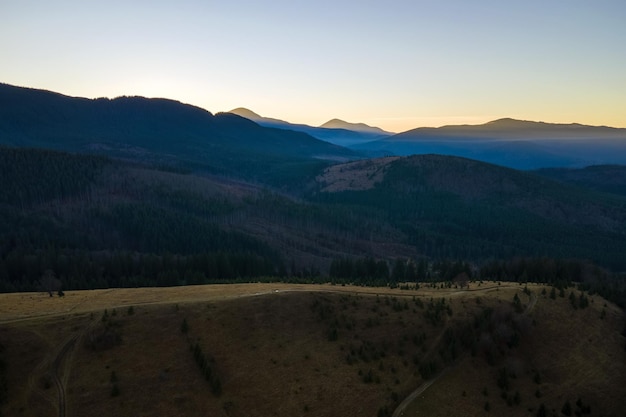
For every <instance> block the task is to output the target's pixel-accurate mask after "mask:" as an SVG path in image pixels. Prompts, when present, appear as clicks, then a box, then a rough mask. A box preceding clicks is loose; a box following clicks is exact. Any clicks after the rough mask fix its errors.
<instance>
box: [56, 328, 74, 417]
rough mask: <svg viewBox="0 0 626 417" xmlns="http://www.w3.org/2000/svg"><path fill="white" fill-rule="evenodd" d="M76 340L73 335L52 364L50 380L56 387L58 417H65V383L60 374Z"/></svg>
mask: <svg viewBox="0 0 626 417" xmlns="http://www.w3.org/2000/svg"><path fill="white" fill-rule="evenodd" d="M77 339H78V336H77V335H75V336H73V337H71V338H70V339H69V340H67V341H66V342H65V344H64V345H63V346H62V347H61V350H60V351H59V352H58V353H57V355H56V357H55V358H54V361H53V362H52V379H53V380H54V385H55V386H56V387H57V397H58V402H59V417H65V410H66V396H65V381H64V380H63V378H62V372H63V371H64V370H66V369H62V365H63V362H64V359H65V358H66V357H67V356H68V353H69V352H70V351H71V350H72V349H73V348H74V345H75V344H76V340H77Z"/></svg>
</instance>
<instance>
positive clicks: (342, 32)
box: [0, 0, 626, 132]
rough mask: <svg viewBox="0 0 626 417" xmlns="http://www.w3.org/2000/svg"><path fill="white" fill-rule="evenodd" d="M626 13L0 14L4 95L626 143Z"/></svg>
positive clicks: (355, 8) (475, 9) (80, 0)
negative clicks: (500, 125) (523, 128)
mask: <svg viewBox="0 0 626 417" xmlns="http://www.w3.org/2000/svg"><path fill="white" fill-rule="evenodd" d="M625 45H626V1H624V0H593V1H591V0H583V1H581V0H539V1H536V0H524V1H520V0H516V1H507V0H493V1H492V0H472V1H469V0H432V1H429V0H406V1H405V0H386V1H369V0H360V1H356V0H349V1H348V0H346V1H343V0H333V1H327V0H316V1H311V0H309V1H301V0H274V1H266V0H257V1H252V0H222V1H219V2H218V1H213V0H203V1H200V0H197V1H191V0H177V1H160V0H151V1H145V0H134V1H127V0H124V1H118V0H108V1H100V0H98V1H92V0H55V1H50V0H45V1H39V0H0V82H3V83H8V84H12V85H18V86H24V87H33V88H41V89H46V90H51V91H56V92H59V93H62V94H66V95H70V96H80V97H89V98H96V97H110V98H113V97H117V96H122V95H140V96H145V97H164V98H170V99H174V100H178V101H181V102H184V103H189V104H193V105H196V106H199V107H202V108H205V109H207V110H209V111H210V112H212V113H216V112H220V111H228V110H231V109H233V108H236V107H246V108H249V109H251V110H253V111H254V112H256V113H259V114H261V115H262V116H266V117H273V118H278V119H283V120H287V121H290V122H293V123H305V124H310V125H314V126H317V125H320V124H322V123H324V122H326V121H328V120H329V119H332V118H340V119H343V120H346V121H350V122H363V123H367V124H369V125H374V126H379V127H381V128H383V129H386V130H389V131H393V132H402V131H406V130H409V129H412V128H416V127H423V126H442V125H447V124H465V123H467V124H478V123H484V122H487V121H490V120H495V119H498V118H503V117H513V118H517V119H523V120H535V121H545V122H553V123H572V122H577V123H583V124H590V125H607V126H614V127H626V46H625Z"/></svg>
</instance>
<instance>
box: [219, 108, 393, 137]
mask: <svg viewBox="0 0 626 417" xmlns="http://www.w3.org/2000/svg"><path fill="white" fill-rule="evenodd" d="M229 113H233V114H236V115H238V116H241V117H245V118H246V119H249V120H252V121H254V122H256V123H258V124H260V125H261V126H266V127H273V128H277V129H285V130H294V131H297V132H304V133H306V134H309V135H311V136H313V137H314V138H317V139H320V140H324V141H326V142H330V143H334V144H336V145H341V146H353V145H358V144H362V143H366V142H371V141H374V140H379V139H383V138H386V137H388V136H392V135H393V133H391V132H386V131H384V130H382V129H380V128H378V127H372V126H368V125H366V124H364V123H349V122H345V121H343V120H339V119H332V120H329V121H328V122H326V123H324V124H323V125H321V126H319V127H314V126H309V125H304V124H294V123H289V122H286V121H284V120H279V119H272V118H269V117H263V116H260V115H258V114H257V113H255V112H253V111H252V110H249V109H246V108H243V107H239V108H236V109H233V110H231V111H230V112H229Z"/></svg>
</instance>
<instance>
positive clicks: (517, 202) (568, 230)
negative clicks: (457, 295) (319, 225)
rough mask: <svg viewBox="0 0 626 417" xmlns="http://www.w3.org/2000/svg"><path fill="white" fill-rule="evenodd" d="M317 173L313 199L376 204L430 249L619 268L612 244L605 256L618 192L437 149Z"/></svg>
mask: <svg viewBox="0 0 626 417" xmlns="http://www.w3.org/2000/svg"><path fill="white" fill-rule="evenodd" d="M316 181H317V184H318V192H317V194H316V195H315V197H314V198H315V199H317V201H320V202H324V203H325V204H338V205H347V206H350V207H364V206H365V207H369V208H370V209H374V208H375V209H377V210H380V213H379V215H380V216H381V217H382V216H384V218H385V219H387V220H388V221H389V222H391V223H392V224H393V225H394V226H395V227H396V228H397V229H398V230H399V231H401V232H402V233H403V235H404V239H405V241H406V242H407V243H410V244H412V245H415V246H416V247H417V248H418V250H419V251H421V252H423V253H428V254H429V255H430V256H435V257H441V258H455V257H458V256H459V254H463V255H461V258H468V259H480V258H484V257H486V258H489V257H496V258H508V257H512V256H518V255H522V254H524V256H528V255H533V256H543V255H547V254H552V255H549V256H553V255H554V256H562V257H567V258H586V259H594V260H596V261H597V262H600V263H602V264H604V265H612V266H613V267H615V268H617V269H623V268H625V267H626V264H624V263H623V262H622V261H620V260H619V259H620V257H621V256H620V255H618V252H614V253H613V254H612V255H610V256H607V255H608V253H609V252H611V251H612V250H613V249H612V248H613V247H614V246H613V245H617V246H615V247H619V248H620V249H619V250H620V251H623V250H626V246H624V242H625V240H624V237H625V236H626V226H625V225H626V200H625V199H624V198H622V197H620V196H609V195H603V194H599V193H596V192H593V191H592V190H589V189H585V188H578V187H575V186H572V185H569V184H563V183H558V182H555V181H552V180H549V179H547V178H544V177H540V176H537V175H534V174H531V173H525V172H521V171H516V170H513V169H509V168H503V167H500V166H497V165H491V164H486V163H483V162H478V161H474V160H469V159H464V158H458V157H450V156H441V155H419V156H412V157H405V158H397V157H391V158H385V159H381V160H373V161H357V162H351V163H346V164H342V165H335V166H332V167H329V168H326V169H325V171H324V173H323V174H322V175H319V176H318V177H317V178H316ZM373 216H374V215H372V217H373ZM592 236H595V237H593V238H592ZM588 239H591V240H593V241H594V242H595V244H597V245H598V246H597V249H592V246H593V244H591V240H589V245H587V243H582V242H583V241H587V240H588ZM583 247H585V248H584V249H583ZM592 253H593V254H592ZM557 254H558V255H557ZM600 259H603V260H600Z"/></svg>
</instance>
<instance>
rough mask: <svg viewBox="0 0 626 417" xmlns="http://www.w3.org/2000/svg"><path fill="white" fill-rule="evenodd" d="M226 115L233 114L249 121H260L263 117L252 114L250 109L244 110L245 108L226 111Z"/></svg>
mask: <svg viewBox="0 0 626 417" xmlns="http://www.w3.org/2000/svg"><path fill="white" fill-rule="evenodd" d="M227 113H233V114H236V115H237V116H241V117H245V118H246V119H250V120H262V119H263V116H261V115H260V114H257V113H255V112H253V111H252V110H250V109H246V108H245V107H237V108H236V109H232V110H230V111H228V112H227Z"/></svg>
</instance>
